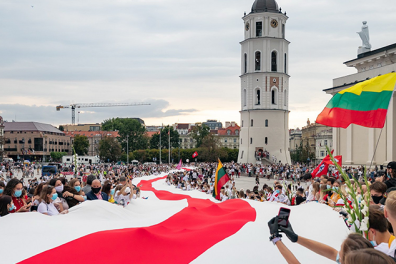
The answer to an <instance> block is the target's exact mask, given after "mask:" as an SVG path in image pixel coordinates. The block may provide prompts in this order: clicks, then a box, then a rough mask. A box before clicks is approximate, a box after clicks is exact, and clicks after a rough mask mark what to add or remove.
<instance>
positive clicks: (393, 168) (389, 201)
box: [0, 162, 396, 264]
mask: <svg viewBox="0 0 396 264" xmlns="http://www.w3.org/2000/svg"><path fill="white" fill-rule="evenodd" d="M194 165H195V166H194V167H193V168H192V169H191V170H180V171H172V172H169V171H170V170H171V169H173V167H171V166H168V165H154V164H153V165H142V164H139V165H128V166H125V165H123V166H115V165H107V166H106V165H104V164H99V165H92V166H84V165H81V166H79V167H78V168H76V170H75V171H77V173H76V175H72V176H69V177H67V176H64V175H59V174H56V175H50V176H42V177H31V178H19V179H18V178H16V177H13V176H14V175H15V173H18V171H17V170H18V168H15V167H13V166H12V165H8V166H7V165H2V169H1V171H2V174H1V175H0V216H2V217H4V216H6V215H8V214H12V213H21V212H39V213H42V214H46V215H49V216H51V215H58V214H66V213H68V209H69V208H72V207H74V206H76V205H78V204H80V203H83V202H85V201H87V200H103V201H107V202H110V203H114V204H118V205H120V206H126V205H127V204H128V203H129V202H130V201H131V200H133V199H138V198H139V197H140V189H139V188H138V187H137V186H135V185H133V184H132V179H133V178H136V177H142V176H146V175H153V174H158V173H161V172H167V173H168V172H169V173H168V177H167V179H166V183H167V184H168V185H173V186H174V187H175V188H180V189H182V190H185V191H192V190H197V191H200V192H203V193H207V194H208V195H212V193H213V188H214V180H215V175H216V169H217V163H199V164H194ZM223 166H224V169H225V170H226V172H227V174H228V175H229V178H230V181H229V182H227V183H226V184H225V185H224V186H223V187H222V189H221V194H220V199H221V200H222V201H225V200H228V199H249V200H254V201H258V202H278V203H282V204H285V205H290V206H294V205H301V204H305V203H309V202H318V203H323V204H326V205H328V206H330V207H333V208H334V209H335V210H337V211H339V212H340V214H341V215H343V216H344V219H345V223H346V224H347V225H348V226H349V227H352V226H351V224H350V223H349V224H348V221H347V219H348V214H347V213H346V212H345V211H344V210H343V209H342V207H343V206H344V202H345V200H343V199H341V197H340V193H343V194H344V195H345V196H348V192H347V186H346V183H345V181H344V178H343V177H340V176H339V173H338V172H337V171H336V170H335V169H330V170H329V172H328V173H327V174H326V175H322V176H321V177H319V178H313V177H312V174H311V172H312V170H313V169H314V166H312V165H306V164H294V165H287V164H271V165H256V164H237V163H233V162H232V163H226V164H223ZM32 168H33V169H34V170H35V169H36V167H29V168H28V170H29V171H30V170H31V169H32ZM74 169H75V168H73V170H74ZM15 170H16V171H15ZM343 170H344V172H345V173H346V174H347V175H348V177H349V178H350V179H351V182H352V184H354V185H355V184H358V183H360V186H361V188H360V187H359V188H357V193H356V195H360V196H364V195H365V194H367V193H368V192H370V194H369V195H370V197H371V200H370V204H371V206H370V209H369V222H370V229H369V230H368V237H369V240H366V239H364V238H363V236H361V235H356V234H351V235H350V236H348V238H347V239H346V240H345V241H344V243H343V244H342V246H341V250H340V251H337V250H336V249H333V248H331V247H329V246H327V245H323V244H321V243H318V242H315V241H312V240H309V239H307V238H304V237H302V236H297V235H296V234H295V232H294V230H293V229H292V227H291V224H289V226H286V227H285V226H279V225H278V220H279V219H277V218H276V217H275V218H274V219H272V220H271V221H270V222H269V224H268V225H269V228H270V233H271V238H270V240H271V241H272V242H274V244H276V246H277V248H278V249H279V250H280V252H281V253H282V255H283V256H284V257H285V259H286V260H287V262H288V263H299V262H298V260H297V259H296V258H295V257H294V255H293V254H292V253H291V252H290V251H289V250H288V249H287V247H286V246H285V245H284V244H283V243H282V241H281V233H283V234H285V235H286V237H287V238H289V239H290V240H291V241H292V242H295V243H298V244H300V245H302V246H304V247H306V248H308V249H310V250H312V251H314V252H316V253H318V254H321V255H323V256H325V257H327V258H329V259H332V260H334V261H337V262H338V263H343V264H345V263H390V262H389V260H391V261H393V260H392V259H391V257H392V258H394V257H395V252H396V240H395V237H394V235H393V227H396V192H393V191H394V190H396V162H391V163H389V164H388V166H387V167H386V168H382V167H375V168H373V169H372V170H370V171H369V173H368V176H369V177H368V179H369V185H370V188H367V186H366V185H365V183H364V182H363V179H362V177H363V173H364V169H363V167H360V168H352V167H349V168H348V167H344V168H343ZM87 172H89V175H87ZM33 174H34V173H33ZM241 174H242V175H244V176H247V177H254V178H255V185H254V186H253V188H252V190H250V189H247V190H243V189H239V190H238V189H237V187H236V178H238V177H241ZM269 179H271V180H272V181H273V182H274V183H273V184H269V182H270V181H268V180H269ZM260 181H261V182H262V183H263V184H262V185H260ZM272 181H271V182H272ZM267 183H268V184H267ZM368 189H369V191H368ZM351 206H352V205H351ZM373 250H375V251H373ZM374 252H375V253H374ZM363 255H364V256H366V255H367V257H365V258H364V259H365V260H370V261H371V260H376V261H377V260H378V262H375V261H374V262H356V260H360V259H361V258H360V256H363ZM384 256H385V257H384ZM386 256H389V258H387V257H386ZM382 259H383V260H382ZM381 261H382V262H381ZM384 261H385V262H384ZM386 261H388V262H386Z"/></svg>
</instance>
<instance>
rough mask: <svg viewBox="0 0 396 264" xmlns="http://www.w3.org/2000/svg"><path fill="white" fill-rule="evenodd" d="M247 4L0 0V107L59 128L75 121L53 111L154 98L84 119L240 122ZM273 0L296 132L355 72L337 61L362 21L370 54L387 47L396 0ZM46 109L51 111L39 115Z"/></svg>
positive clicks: (351, 53) (351, 48) (235, 0)
mask: <svg viewBox="0 0 396 264" xmlns="http://www.w3.org/2000/svg"><path fill="white" fill-rule="evenodd" d="M253 2H254V0H243V1H240V0H227V1H226V0H219V1H209V0H191V1H188V2H187V1H183V0H167V1H164V0H136V1H126V0H113V1H104V0H85V1H77V0H70V1H51V0H40V1H37V0H33V2H26V1H1V2H0V24H1V25H2V27H0V39H1V40H2V41H1V42H0V57H1V58H2V59H1V60H0V89H1V91H2V95H1V98H2V103H3V104H4V105H0V111H2V112H4V113H6V115H7V117H6V118H7V119H13V118H14V117H12V116H13V115H14V114H15V113H17V120H18V119H19V118H18V116H21V117H22V116H23V118H26V119H25V120H28V119H27V118H30V120H31V121H33V120H38V119H40V120H42V121H43V122H46V123H52V122H55V123H56V124H58V123H60V122H59V119H61V120H62V123H63V122H65V121H67V122H70V121H68V120H69V118H70V113H67V110H63V111H61V112H58V113H55V114H53V113H52V112H53V107H54V106H55V105H57V104H68V103H69V104H70V103H77V102H82V103H95V102H108V103H111V102H139V101H147V100H149V99H150V100H157V101H158V103H159V104H160V105H161V106H160V107H158V108H155V107H153V109H155V110H153V111H151V110H148V109H151V108H148V107H137V108H122V107H120V108H106V109H96V108H95V109H90V110H88V111H91V110H92V111H93V112H95V113H89V114H88V113H84V114H80V119H81V120H82V121H83V122H100V121H102V119H103V118H105V117H107V116H110V115H111V114H113V115H114V116H122V115H125V114H130V115H132V114H133V115H135V116H138V115H141V116H144V117H147V119H148V120H150V122H151V124H159V123H161V122H163V120H164V118H165V117H166V118H165V120H166V121H167V122H170V123H173V122H177V120H190V121H189V122H199V121H201V122H202V121H204V120H205V119H213V118H214V119H221V120H235V121H238V120H239V119H240V115H239V110H240V107H241V106H240V102H241V100H240V94H241V93H240V80H239V77H238V76H239V75H240V72H241V70H240V69H241V65H240V64H241V59H240V58H241V55H240V44H239V42H240V41H241V40H242V37H243V30H244V26H243V21H242V19H241V17H242V16H243V12H244V11H246V12H247V13H249V11H250V8H251V6H252V4H253ZM277 2H278V4H279V5H280V6H281V7H282V10H283V11H287V14H288V16H289V20H288V22H287V26H286V38H287V39H288V40H289V41H291V44H290V47H289V63H290V64H289V73H290V75H291V77H292V78H291V79H290V88H289V92H290V96H289V98H290V102H289V105H290V109H291V111H292V112H291V114H290V126H291V127H294V126H300V127H301V126H302V125H304V122H305V121H304V122H303V121H301V120H306V118H307V117H310V118H311V119H312V118H314V116H315V113H317V114H318V113H319V112H320V111H321V110H322V109H323V107H324V105H326V103H327V102H328V100H329V99H330V96H329V95H327V94H325V93H324V92H323V91H322V90H323V89H325V88H329V87H331V86H332V79H334V78H336V77H340V76H344V75H349V74H352V73H354V72H355V70H354V69H350V68H347V67H346V66H345V65H343V62H344V61H347V60H350V59H353V58H355V57H356V54H357V48H358V46H360V45H361V41H360V38H359V37H358V35H357V34H356V32H357V31H359V30H360V27H361V22H362V21H363V20H367V21H368V23H369V26H370V33H371V41H372V45H373V48H374V49H375V48H380V47H383V46H385V45H388V44H392V42H394V39H393V38H392V34H390V32H394V31H395V25H396V23H395V22H396V18H395V17H394V16H391V15H384V12H385V13H386V14H392V13H395V12H396V5H394V3H393V2H394V0H378V1H376V2H375V4H373V2H370V1H367V2H364V1H363V2H362V1H358V0H349V1H341V0H306V1H304V4H301V2H300V1H295V0H278V1H277ZM31 5H33V6H34V8H32V7H31ZM384 7H386V10H385V9H384ZM384 10H385V11H384ZM161 100H162V101H164V102H167V103H168V105H166V104H161V103H160V101H161ZM9 105H19V106H18V107H16V106H14V107H12V108H10V106H9ZM22 105H25V106H30V107H26V108H24V109H22ZM301 105H303V106H309V107H310V111H309V112H306V111H305V109H303V108H301ZM3 107H4V108H6V109H3ZM43 107H44V108H43ZM45 107H49V108H48V111H42V110H39V109H45ZM7 109H8V110H7ZM29 109H30V110H29ZM179 109H181V110H179ZM183 109H184V110H183ZM7 111H8V112H7ZM25 111H28V112H25ZM31 111H32V112H31ZM30 112H31V113H30ZM4 113H3V115H5V114H4ZM33 113H34V114H33ZM214 115H219V116H214ZM202 119H203V120H202Z"/></svg>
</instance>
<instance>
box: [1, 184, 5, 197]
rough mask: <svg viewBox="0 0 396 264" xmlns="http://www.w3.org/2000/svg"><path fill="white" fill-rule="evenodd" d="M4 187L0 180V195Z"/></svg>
mask: <svg viewBox="0 0 396 264" xmlns="http://www.w3.org/2000/svg"><path fill="white" fill-rule="evenodd" d="M4 189H5V184H4V182H2V181H0V197H1V196H2V195H3V192H4Z"/></svg>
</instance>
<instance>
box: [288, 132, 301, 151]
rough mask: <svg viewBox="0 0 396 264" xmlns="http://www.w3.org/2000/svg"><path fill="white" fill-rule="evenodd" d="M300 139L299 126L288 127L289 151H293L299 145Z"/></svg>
mask: <svg viewBox="0 0 396 264" xmlns="http://www.w3.org/2000/svg"><path fill="white" fill-rule="evenodd" d="M301 140H302V131H301V130H300V129H299V128H297V129H290V131H289V148H290V153H293V152H294V151H296V150H297V149H298V148H299V147H300V145H301Z"/></svg>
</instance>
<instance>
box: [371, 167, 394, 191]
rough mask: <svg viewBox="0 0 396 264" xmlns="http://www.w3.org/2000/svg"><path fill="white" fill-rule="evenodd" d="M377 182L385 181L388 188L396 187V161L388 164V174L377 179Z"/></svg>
mask: <svg viewBox="0 0 396 264" xmlns="http://www.w3.org/2000/svg"><path fill="white" fill-rule="evenodd" d="M375 181H376V182H384V183H385V184H386V187H387V189H389V188H392V187H396V162H395V161H391V162H389V163H388V165H387V166H386V174H385V175H383V176H380V177H377V178H376V179H375Z"/></svg>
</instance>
